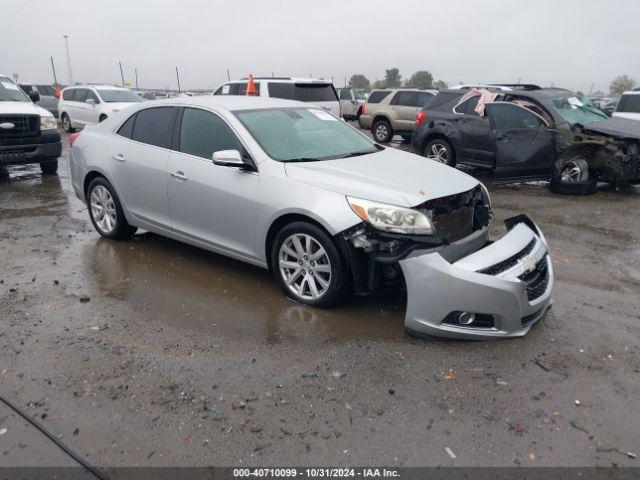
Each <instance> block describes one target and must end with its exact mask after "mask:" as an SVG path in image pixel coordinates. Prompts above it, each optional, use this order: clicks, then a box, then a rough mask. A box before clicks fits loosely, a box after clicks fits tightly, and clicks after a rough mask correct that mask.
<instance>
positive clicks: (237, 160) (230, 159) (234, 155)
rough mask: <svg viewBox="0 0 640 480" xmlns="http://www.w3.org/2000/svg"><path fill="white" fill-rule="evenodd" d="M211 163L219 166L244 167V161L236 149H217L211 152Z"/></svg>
mask: <svg viewBox="0 0 640 480" xmlns="http://www.w3.org/2000/svg"><path fill="white" fill-rule="evenodd" d="M212 159H213V163H214V164H215V165H219V166H221V167H236V168H245V167H246V163H244V160H242V157H241V156H240V152H239V151H238V150H219V151H217V152H213V157H212Z"/></svg>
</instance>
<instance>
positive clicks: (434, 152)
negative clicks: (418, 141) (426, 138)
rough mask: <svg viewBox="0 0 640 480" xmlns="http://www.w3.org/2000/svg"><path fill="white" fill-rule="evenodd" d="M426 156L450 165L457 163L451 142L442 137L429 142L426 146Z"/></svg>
mask: <svg viewBox="0 0 640 480" xmlns="http://www.w3.org/2000/svg"><path fill="white" fill-rule="evenodd" d="M424 156H425V157H427V158H428V159H429V160H433V161H434V162H438V163H444V164H445V165H448V166H450V167H453V166H455V164H456V162H455V157H454V154H453V148H452V147H451V144H450V143H449V142H447V141H446V140H443V139H442V138H436V139H434V140H431V141H430V142H429V143H427V146H426V147H425V148H424Z"/></svg>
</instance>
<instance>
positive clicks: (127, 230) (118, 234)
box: [87, 177, 136, 240]
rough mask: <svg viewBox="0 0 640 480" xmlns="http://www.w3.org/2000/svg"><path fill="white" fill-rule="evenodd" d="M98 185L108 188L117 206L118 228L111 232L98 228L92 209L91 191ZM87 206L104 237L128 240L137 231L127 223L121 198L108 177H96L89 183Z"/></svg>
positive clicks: (97, 229)
mask: <svg viewBox="0 0 640 480" xmlns="http://www.w3.org/2000/svg"><path fill="white" fill-rule="evenodd" d="M98 185H101V186H103V187H104V188H106V189H107V190H109V193H110V194H111V198H113V203H114V205H115V207H116V228H114V229H113V230H111V232H109V233H104V232H102V230H100V228H98V225H97V224H96V221H95V219H94V218H93V213H92V211H91V205H90V203H91V192H92V191H93V189H94V188H95V187H97V186H98ZM87 207H88V209H89V218H90V219H91V223H92V224H93V228H95V229H96V231H97V232H98V233H99V234H100V235H102V236H103V237H105V238H110V239H112V240H126V239H127V238H129V237H130V236H131V235H133V233H135V231H136V228H135V227H132V226H130V225H129V224H128V223H127V219H126V217H125V216H124V212H123V211H122V205H121V204H120V199H119V198H118V195H117V194H116V192H115V190H114V188H113V187H112V186H111V184H110V183H109V181H108V180H107V179H106V178H104V177H97V178H94V179H93V180H92V181H91V183H89V186H88V187H87Z"/></svg>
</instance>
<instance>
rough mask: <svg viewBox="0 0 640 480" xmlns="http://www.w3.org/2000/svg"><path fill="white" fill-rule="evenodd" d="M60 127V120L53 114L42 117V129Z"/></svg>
mask: <svg viewBox="0 0 640 480" xmlns="http://www.w3.org/2000/svg"><path fill="white" fill-rule="evenodd" d="M57 128H58V122H57V121H56V119H55V118H54V117H53V115H47V116H45V117H40V130H52V129H57Z"/></svg>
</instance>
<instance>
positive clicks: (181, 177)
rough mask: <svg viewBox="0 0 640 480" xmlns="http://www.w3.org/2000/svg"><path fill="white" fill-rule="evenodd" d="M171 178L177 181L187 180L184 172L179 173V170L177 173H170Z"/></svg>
mask: <svg viewBox="0 0 640 480" xmlns="http://www.w3.org/2000/svg"><path fill="white" fill-rule="evenodd" d="M171 176H172V177H173V178H177V179H178V180H188V179H187V176H186V175H185V174H184V172H181V171H180V170H178V171H177V172H171Z"/></svg>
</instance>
